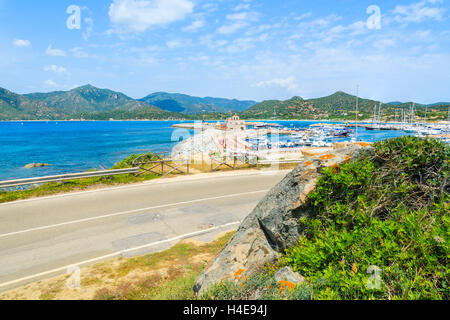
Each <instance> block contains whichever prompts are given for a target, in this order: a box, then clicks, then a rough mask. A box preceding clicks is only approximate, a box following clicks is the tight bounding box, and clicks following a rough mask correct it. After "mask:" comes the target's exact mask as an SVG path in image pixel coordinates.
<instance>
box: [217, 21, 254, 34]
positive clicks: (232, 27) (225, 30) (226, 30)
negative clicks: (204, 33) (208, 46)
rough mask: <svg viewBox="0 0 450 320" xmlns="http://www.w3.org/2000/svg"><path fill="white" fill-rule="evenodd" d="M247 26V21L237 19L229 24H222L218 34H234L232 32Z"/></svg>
mask: <svg viewBox="0 0 450 320" xmlns="http://www.w3.org/2000/svg"><path fill="white" fill-rule="evenodd" d="M246 26H248V23H247V22H244V21H237V22H235V23H232V24H227V25H224V26H221V27H220V28H219V29H218V30H217V33H218V34H232V33H235V32H236V31H238V30H239V29H242V28H245V27H246Z"/></svg>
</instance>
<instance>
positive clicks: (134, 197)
mask: <svg viewBox="0 0 450 320" xmlns="http://www.w3.org/2000/svg"><path fill="white" fill-rule="evenodd" d="M286 174H287V171H278V172H272V173H266V174H261V173H260V172H251V171H248V172H229V173H211V174H200V175H195V176H189V177H182V176H180V177H176V178H170V179H169V178H168V179H158V180H154V181H150V182H148V183H145V184H139V185H131V186H124V187H117V188H109V189H100V190H94V191H86V192H79V193H70V194H66V195H62V196H53V197H46V198H38V199H31V200H23V201H18V202H14V203H6V204H0V292H3V291H5V290H8V289H11V288H14V287H18V286H20V285H23V284H26V283H30V282H33V281H36V280H39V279H42V278H46V277H50V276H53V275H56V274H61V273H65V272H66V269H67V267H68V266H70V265H79V266H84V265H86V264H91V263H94V262H98V261H100V260H105V259H108V258H109V259H111V258H113V257H116V256H118V255H121V256H135V255H140V254H144V253H148V252H153V251H157V250H162V249H166V248H168V247H170V246H171V245H173V244H174V243H176V242H177V241H179V240H180V239H181V238H184V237H194V238H196V239H199V240H211V239H212V238H214V235H216V234H217V233H219V232H223V231H226V230H231V229H234V228H236V227H237V226H238V222H239V221H242V219H243V218H245V217H246V216H247V215H248V214H249V213H250V212H251V210H252V209H253V208H254V207H255V206H256V204H257V203H258V202H259V201H260V200H261V199H262V198H263V197H264V195H265V194H266V193H267V191H268V190H270V189H271V188H272V187H273V186H275V185H276V184H277V183H278V182H279V181H280V180H281V179H282V178H283V177H284V176H285V175H286Z"/></svg>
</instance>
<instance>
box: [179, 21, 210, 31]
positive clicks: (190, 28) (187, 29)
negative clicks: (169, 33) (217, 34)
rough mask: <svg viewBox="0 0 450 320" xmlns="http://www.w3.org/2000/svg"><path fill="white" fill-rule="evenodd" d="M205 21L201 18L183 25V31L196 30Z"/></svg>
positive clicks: (203, 24)
mask: <svg viewBox="0 0 450 320" xmlns="http://www.w3.org/2000/svg"><path fill="white" fill-rule="evenodd" d="M205 24H206V23H205V21H203V20H195V21H194V22H192V23H191V24H190V25H188V26H187V27H184V28H183V29H182V30H183V31H184V32H196V31H197V30H198V29H200V28H203V27H204V26H205Z"/></svg>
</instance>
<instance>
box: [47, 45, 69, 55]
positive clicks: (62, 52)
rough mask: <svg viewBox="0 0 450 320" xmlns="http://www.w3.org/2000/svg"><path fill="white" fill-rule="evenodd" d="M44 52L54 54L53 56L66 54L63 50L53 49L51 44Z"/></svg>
mask: <svg viewBox="0 0 450 320" xmlns="http://www.w3.org/2000/svg"><path fill="white" fill-rule="evenodd" d="M45 53H46V54H48V55H49V56H54V57H65V56H66V53H65V52H64V51H63V50H60V49H54V48H52V46H51V45H49V46H48V48H47V50H46V51H45Z"/></svg>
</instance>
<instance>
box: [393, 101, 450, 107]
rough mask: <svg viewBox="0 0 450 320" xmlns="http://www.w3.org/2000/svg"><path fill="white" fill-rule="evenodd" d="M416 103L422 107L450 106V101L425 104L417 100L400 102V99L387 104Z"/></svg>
mask: <svg viewBox="0 0 450 320" xmlns="http://www.w3.org/2000/svg"><path fill="white" fill-rule="evenodd" d="M413 103H414V104H415V105H416V106H422V107H436V106H450V102H436V103H431V104H423V103H417V102H400V101H393V102H388V103H387V104H390V105H393V106H398V105H407V104H413Z"/></svg>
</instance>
